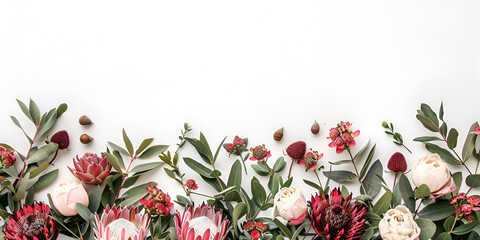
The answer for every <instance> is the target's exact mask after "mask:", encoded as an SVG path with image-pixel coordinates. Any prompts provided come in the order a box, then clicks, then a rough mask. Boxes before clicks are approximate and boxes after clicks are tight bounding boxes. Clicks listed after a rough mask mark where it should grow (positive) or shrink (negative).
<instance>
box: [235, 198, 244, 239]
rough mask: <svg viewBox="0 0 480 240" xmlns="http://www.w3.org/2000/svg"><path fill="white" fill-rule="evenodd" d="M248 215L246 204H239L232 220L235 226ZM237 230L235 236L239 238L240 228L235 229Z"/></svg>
mask: <svg viewBox="0 0 480 240" xmlns="http://www.w3.org/2000/svg"><path fill="white" fill-rule="evenodd" d="M245 214H247V207H246V206H245V203H243V202H241V203H238V204H237V205H236V206H235V208H234V209H233V213H232V219H233V226H238V220H239V219H240V218H241V217H243V216H245ZM234 229H235V235H236V236H238V235H239V233H238V228H237V227H234Z"/></svg>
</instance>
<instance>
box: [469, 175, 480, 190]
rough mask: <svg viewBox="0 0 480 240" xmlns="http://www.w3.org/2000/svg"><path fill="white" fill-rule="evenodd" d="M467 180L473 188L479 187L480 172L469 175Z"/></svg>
mask: <svg viewBox="0 0 480 240" xmlns="http://www.w3.org/2000/svg"><path fill="white" fill-rule="evenodd" d="M465 182H466V183H467V185H468V186H469V187H472V188H477V187H480V174H472V175H469V176H468V177H467V178H466V179H465Z"/></svg>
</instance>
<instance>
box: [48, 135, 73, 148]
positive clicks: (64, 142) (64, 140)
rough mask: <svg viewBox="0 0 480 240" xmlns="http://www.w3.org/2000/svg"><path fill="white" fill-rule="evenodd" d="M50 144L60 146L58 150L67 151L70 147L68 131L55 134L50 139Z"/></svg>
mask: <svg viewBox="0 0 480 240" xmlns="http://www.w3.org/2000/svg"><path fill="white" fill-rule="evenodd" d="M50 142H54V143H56V144H58V149H60V150H63V149H67V148H68V146H69V145H70V138H69V137H68V133H67V131H65V130H62V131H59V132H57V133H55V134H53V136H52V138H50Z"/></svg>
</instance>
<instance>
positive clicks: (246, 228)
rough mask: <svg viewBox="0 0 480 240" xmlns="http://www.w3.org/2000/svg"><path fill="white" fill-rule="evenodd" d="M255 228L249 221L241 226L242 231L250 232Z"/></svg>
mask: <svg viewBox="0 0 480 240" xmlns="http://www.w3.org/2000/svg"><path fill="white" fill-rule="evenodd" d="M254 228H255V223H254V222H253V221H249V222H247V223H245V224H244V225H243V229H244V230H246V231H250V230H252V229H254Z"/></svg>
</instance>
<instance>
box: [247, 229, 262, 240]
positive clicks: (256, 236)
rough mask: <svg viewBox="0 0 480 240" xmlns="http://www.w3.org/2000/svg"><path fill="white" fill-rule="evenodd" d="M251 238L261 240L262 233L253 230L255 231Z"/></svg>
mask: <svg viewBox="0 0 480 240" xmlns="http://www.w3.org/2000/svg"><path fill="white" fill-rule="evenodd" d="M250 237H251V238H252V239H253V240H258V239H260V237H261V235H260V233H259V232H258V231H257V230H253V231H252V232H251V233H250Z"/></svg>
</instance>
